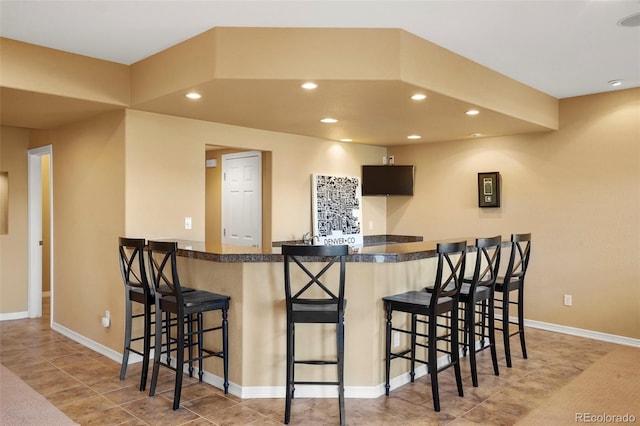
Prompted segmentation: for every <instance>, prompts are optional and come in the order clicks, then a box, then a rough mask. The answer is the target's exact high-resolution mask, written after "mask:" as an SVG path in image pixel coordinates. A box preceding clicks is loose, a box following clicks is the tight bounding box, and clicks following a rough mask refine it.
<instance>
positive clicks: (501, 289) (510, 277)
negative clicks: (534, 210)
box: [495, 233, 531, 367]
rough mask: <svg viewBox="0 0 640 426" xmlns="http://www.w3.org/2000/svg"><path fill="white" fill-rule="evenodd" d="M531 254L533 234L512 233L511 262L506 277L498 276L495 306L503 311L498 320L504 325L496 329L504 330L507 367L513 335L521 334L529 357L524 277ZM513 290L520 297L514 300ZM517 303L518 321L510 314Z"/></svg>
mask: <svg viewBox="0 0 640 426" xmlns="http://www.w3.org/2000/svg"><path fill="white" fill-rule="evenodd" d="M530 255H531V234H530V233H529V234H512V235H511V252H510V254H509V264H508V265H507V270H506V272H505V275H504V277H498V279H497V280H496V293H495V301H496V302H498V303H497V304H496V306H495V308H496V309H497V310H499V312H500V313H501V316H500V318H496V321H498V322H500V323H501V325H502V327H500V328H497V327H496V330H498V331H501V332H502V338H503V341H504V355H505V358H506V362H507V367H511V346H510V344H509V339H510V338H511V337H512V336H515V335H519V336H520V346H521V347H522V357H523V358H524V359H526V358H527V347H526V344H525V340H524V277H525V274H526V273H527V268H528V266H529V256H530ZM512 291H518V298H517V299H516V300H512V299H511V298H510V294H511V292H512ZM511 305H517V309H518V318H517V320H516V321H514V320H512V319H511V318H510V316H509V311H510V306H511ZM511 324H515V325H516V326H517V330H516V331H514V332H513V333H512V332H511V330H510V327H509V326H510V325H511Z"/></svg>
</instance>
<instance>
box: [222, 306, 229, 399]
mask: <svg viewBox="0 0 640 426" xmlns="http://www.w3.org/2000/svg"><path fill="white" fill-rule="evenodd" d="M227 316H228V315H227V307H225V308H223V309H222V355H223V359H222V364H223V369H224V393H225V394H227V393H229V324H228V321H227Z"/></svg>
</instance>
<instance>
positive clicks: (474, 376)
mask: <svg viewBox="0 0 640 426" xmlns="http://www.w3.org/2000/svg"><path fill="white" fill-rule="evenodd" d="M501 246H502V237H500V236H499V235H498V236H496V237H492V238H478V239H476V243H475V248H476V261H475V267H474V269H473V277H472V278H471V279H470V280H467V279H465V280H464V281H463V284H462V288H461V289H460V305H461V306H462V312H463V318H462V321H463V323H464V330H465V334H464V343H463V347H464V349H463V353H465V354H466V353H467V352H468V353H469V364H470V366H471V381H472V383H473V386H474V387H477V386H478V368H477V365H476V353H477V352H480V351H482V350H485V349H487V348H489V349H490V350H491V360H492V362H493V372H494V374H495V375H496V376H498V375H500V372H499V369H498V356H497V353H496V336H495V330H494V326H495V324H494V322H495V317H494V310H495V309H494V291H495V284H496V278H497V276H498V269H499V268H500V253H501ZM477 318H479V319H480V321H479V322H478V321H477ZM477 329H479V330H480V332H479V333H478V332H477ZM478 339H479V340H480V347H476V340H478ZM487 340H488V341H489V343H488V345H487V344H486V341H487Z"/></svg>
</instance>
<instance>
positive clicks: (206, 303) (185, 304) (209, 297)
mask: <svg viewBox="0 0 640 426" xmlns="http://www.w3.org/2000/svg"><path fill="white" fill-rule="evenodd" d="M177 251H178V244H177V243H176V242H165V241H149V245H148V252H149V271H150V273H151V277H152V281H153V286H154V289H155V307H156V323H160V321H161V318H162V314H163V313H169V315H173V316H174V317H175V321H173V320H172V321H171V324H172V325H173V324H175V329H174V332H175V334H176V337H175V339H174V341H175V349H173V346H172V345H171V342H170V341H169V340H170V339H171V338H170V337H167V342H166V344H165V345H164V347H165V348H166V351H165V353H166V354H167V355H169V354H170V353H171V352H173V351H175V353H176V354H175V356H176V362H175V367H174V366H171V365H170V364H169V363H162V362H161V360H160V355H161V353H162V347H163V342H162V335H163V333H162V329H161V327H156V332H155V353H154V360H153V373H152V376H151V388H150V390H149V395H150V396H153V395H154V394H155V389H156V384H157V381H158V373H159V369H160V365H163V366H166V367H168V368H170V369H172V370H174V371H175V372H176V380H175V387H174V396H173V409H174V410H177V409H178V407H179V406H180V394H181V391H182V377H183V368H184V364H185V363H186V362H188V363H189V364H190V365H191V363H192V362H193V361H196V360H197V361H198V369H199V370H198V379H199V381H200V382H202V376H203V374H204V370H203V367H202V361H203V359H205V358H209V357H217V358H221V359H222V362H223V370H224V383H223V387H224V393H225V394H226V393H228V391H229V356H228V355H229V354H228V347H229V338H228V322H227V313H228V310H229V301H230V300H231V298H230V297H229V296H225V295H222V294H216V293H212V292H209V291H204V290H192V291H189V292H183V291H182V286H181V284H180V278H179V275H178V269H177V262H176V260H177ZM163 286H166V287H163ZM161 287H162V292H161V291H160V289H161ZM209 311H220V312H221V316H222V319H221V324H220V325H219V326H214V327H209V328H205V327H204V321H203V313H204V312H209ZM185 328H186V330H187V331H186V332H185ZM194 328H195V330H194ZM172 329H173V327H172ZM217 330H221V334H222V336H221V340H222V343H221V345H222V349H221V350H212V349H207V348H204V333H208V332H213V331H217ZM165 335H166V336H169V334H168V333H165ZM194 349H197V355H193V350H194ZM185 350H187V351H188V358H187V359H185ZM189 376H190V377H191V376H192V368H189Z"/></svg>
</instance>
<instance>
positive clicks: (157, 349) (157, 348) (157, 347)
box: [149, 303, 169, 396]
mask: <svg viewBox="0 0 640 426" xmlns="http://www.w3.org/2000/svg"><path fill="white" fill-rule="evenodd" d="M155 315H156V330H155V332H156V335H155V339H154V340H155V341H154V354H153V371H152V373H151V387H150V388H149V396H153V395H155V393H156V383H157V382H158V373H159V371H160V354H161V353H162V326H161V325H160V326H158V324H162V312H161V311H160V306H159V304H158V303H156V314H155ZM166 328H169V325H168V324H167V327H166ZM166 336H167V339H168V338H169V333H168V332H167V333H166ZM167 343H168V342H167ZM167 356H169V352H168V351H167Z"/></svg>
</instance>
